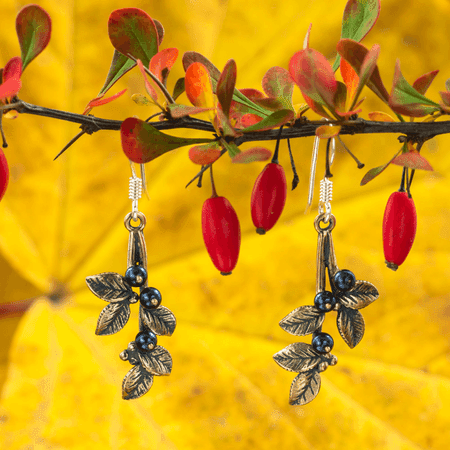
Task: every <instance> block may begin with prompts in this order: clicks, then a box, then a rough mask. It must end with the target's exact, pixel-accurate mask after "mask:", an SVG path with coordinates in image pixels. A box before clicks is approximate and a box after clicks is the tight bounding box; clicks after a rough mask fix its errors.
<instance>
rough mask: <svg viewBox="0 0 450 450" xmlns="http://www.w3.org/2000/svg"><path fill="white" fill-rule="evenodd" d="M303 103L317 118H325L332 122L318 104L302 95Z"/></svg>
mask: <svg viewBox="0 0 450 450" xmlns="http://www.w3.org/2000/svg"><path fill="white" fill-rule="evenodd" d="M303 97H304V99H305V102H306V103H307V105H308V106H309V107H310V108H311V109H312V110H313V111H314V112H315V113H316V114H319V116H322V117H325V118H327V119H330V120H333V118H332V117H331V116H330V114H328V112H327V111H326V110H325V108H324V107H323V106H322V105H321V104H320V103H317V102H315V101H314V100H313V99H312V98H310V97H308V96H307V95H306V94H303Z"/></svg>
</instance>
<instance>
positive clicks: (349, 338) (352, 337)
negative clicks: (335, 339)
mask: <svg viewBox="0 0 450 450" xmlns="http://www.w3.org/2000/svg"><path fill="white" fill-rule="evenodd" d="M337 327H338V330H339V333H340V335H341V336H342V339H344V341H345V342H346V344H347V345H348V346H349V347H350V348H354V347H356V346H357V345H358V344H359V343H360V342H361V339H362V338H363V336H364V330H365V325H364V318H363V316H362V314H361V313H360V312H359V311H358V310H353V309H349V308H345V307H344V306H343V307H341V308H339V311H338V315H337Z"/></svg>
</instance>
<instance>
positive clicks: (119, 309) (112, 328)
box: [95, 301, 130, 336]
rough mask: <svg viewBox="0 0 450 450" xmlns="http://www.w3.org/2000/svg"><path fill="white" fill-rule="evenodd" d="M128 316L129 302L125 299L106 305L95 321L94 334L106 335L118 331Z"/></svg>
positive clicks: (125, 322)
mask: <svg viewBox="0 0 450 450" xmlns="http://www.w3.org/2000/svg"><path fill="white" fill-rule="evenodd" d="M129 318H130V304H129V303H128V302H127V301H122V302H114V303H110V304H109V305H106V306H105V307H104V308H103V310H102V312H101V313H100V316H99V318H98V321H97V329H96V330H95V334H97V335H100V336H108V335H110V334H114V333H117V332H118V331H120V330H121V329H122V328H123V327H124V326H125V325H126V324H127V322H128V319H129Z"/></svg>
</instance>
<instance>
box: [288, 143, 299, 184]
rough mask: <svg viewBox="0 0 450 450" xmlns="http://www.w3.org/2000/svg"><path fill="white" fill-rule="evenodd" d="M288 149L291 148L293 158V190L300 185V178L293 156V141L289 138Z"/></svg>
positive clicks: (291, 157)
mask: <svg viewBox="0 0 450 450" xmlns="http://www.w3.org/2000/svg"><path fill="white" fill-rule="evenodd" d="M287 145H288V150H289V158H290V160H291V167H292V172H293V173H294V178H293V179H292V189H291V190H292V191H293V190H294V189H295V188H296V187H297V186H298V183H299V182H300V178H299V177H298V173H297V169H296V168H295V162H294V157H293V156H292V150H291V141H290V139H289V138H288V140H287Z"/></svg>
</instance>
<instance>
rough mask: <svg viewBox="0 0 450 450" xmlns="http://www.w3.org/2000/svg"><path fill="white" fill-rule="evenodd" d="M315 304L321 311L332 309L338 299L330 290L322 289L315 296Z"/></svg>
mask: <svg viewBox="0 0 450 450" xmlns="http://www.w3.org/2000/svg"><path fill="white" fill-rule="evenodd" d="M314 305H315V307H316V308H317V309H318V310H319V311H321V312H328V311H331V310H332V309H333V308H334V307H335V306H336V299H335V298H334V295H333V293H332V292H330V291H322V292H319V293H317V294H316V296H315V297H314Z"/></svg>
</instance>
